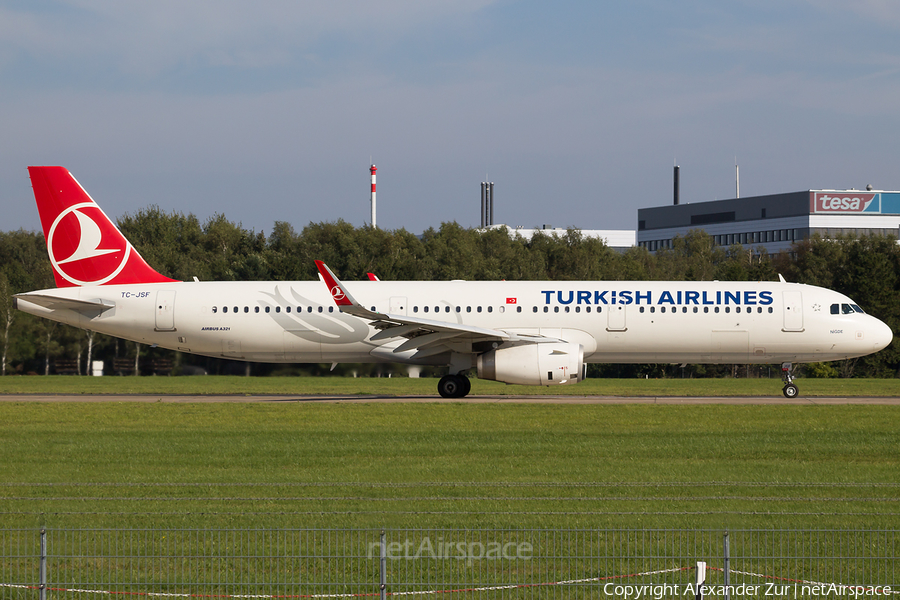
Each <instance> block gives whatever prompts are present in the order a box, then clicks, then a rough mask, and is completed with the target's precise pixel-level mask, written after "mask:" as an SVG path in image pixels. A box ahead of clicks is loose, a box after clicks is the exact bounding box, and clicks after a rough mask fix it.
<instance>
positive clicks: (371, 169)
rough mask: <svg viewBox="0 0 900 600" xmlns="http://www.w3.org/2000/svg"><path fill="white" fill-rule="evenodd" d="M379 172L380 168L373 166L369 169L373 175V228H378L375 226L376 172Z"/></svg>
mask: <svg viewBox="0 0 900 600" xmlns="http://www.w3.org/2000/svg"><path fill="white" fill-rule="evenodd" d="M377 170H378V167H376V166H375V165H372V166H371V167H369V173H371V174H372V227H373V228H374V227H377V225H376V224H375V171H377Z"/></svg>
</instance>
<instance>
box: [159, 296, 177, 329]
mask: <svg viewBox="0 0 900 600" xmlns="http://www.w3.org/2000/svg"><path fill="white" fill-rule="evenodd" d="M156 331H175V290H159V291H158V292H156Z"/></svg>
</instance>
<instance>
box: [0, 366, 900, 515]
mask: <svg viewBox="0 0 900 600" xmlns="http://www.w3.org/2000/svg"><path fill="white" fill-rule="evenodd" d="M8 379H12V378H8ZM43 379H44V378H17V380H18V381H26V382H27V381H35V382H40V381H41V380H43ZM98 379H99V378H98ZM108 379H112V380H113V382H116V381H117V380H116V379H115V378H108ZM135 380H136V381H142V380H153V381H159V382H163V383H167V384H168V382H169V381H180V379H176V378H165V379H164V378H157V379H153V378H135ZM203 380H204V381H208V382H217V381H218V379H217V378H203ZM66 381H71V382H73V383H74V382H78V383H80V382H81V381H85V382H93V381H94V379H91V378H70V379H67V380H66ZM223 381H225V383H226V384H229V385H234V384H237V383H240V382H243V381H245V380H244V379H225V380H223ZM247 381H251V382H252V381H254V380H252V379H251V380H247ZM296 381H297V383H298V384H302V383H305V382H306V381H305V380H303V379H297V380H296ZM382 381H383V380H382ZM763 381H765V380H763ZM102 383H105V381H104V380H102ZM377 383H381V381H377ZM389 383H394V382H389ZM404 383H406V382H404ZM429 383H433V382H429ZM601 383H602V382H601ZM631 383H634V382H631ZM728 383H732V384H737V383H743V382H741V381H735V380H732V381H730V382H728ZM754 383H756V382H754ZM772 383H776V382H774V381H773V382H772ZM4 384H5V381H4ZM209 387H213V386H209ZM351 389H352V388H351ZM110 391H111V390H110ZM207 391H209V392H210V393H214V392H212V391H211V390H207ZM232 392H238V390H232ZM255 393H259V391H258V390H257V391H256V392H255ZM269 393H277V392H275V391H270V392H269ZM295 393H296V392H295ZM332 393H334V392H332ZM344 393H352V392H344ZM361 393H371V391H370V392H361ZM476 393H479V392H478V391H476ZM653 393H659V392H653ZM691 393H695V392H691ZM23 400H25V399H23ZM898 418H900V407H895V406H875V405H842V406H814V405H800V406H732V405H697V406H677V405H561V404H552V403H547V404H536V405H535V404H528V405H526V404H477V405H471V404H458V403H452V404H430V403H426V404H402V403H401V404H396V403H392V404H378V403H362V404H321V403H302V402H300V403H297V402H272V403H253V404H233V403H223V404H218V403H217V404H200V403H197V404H193V403H191V404H169V403H131V402H121V403H101V404H98V403H29V402H27V401H22V402H10V403H3V404H0V527H37V526H41V525H46V526H48V527H192V528H194V527H262V528H285V527H322V528H343V527H391V528H396V527H458V528H468V527H516V528H519V527H541V528H557V527H591V528H609V527H624V528H689V529H693V528H703V527H705V528H709V527H723V528H724V527H728V528H742V527H760V528H798V529H799V528H866V529H877V528H898V527H900V506H898V503H900V493H898V492H900V481H898V477H897V473H898V472H900V468H898V467H900V455H898V452H897V448H898V434H897V427H896V423H897V421H898Z"/></svg>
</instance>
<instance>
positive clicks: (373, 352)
mask: <svg viewBox="0 0 900 600" xmlns="http://www.w3.org/2000/svg"><path fill="white" fill-rule="evenodd" d="M28 171H29V173H30V175H31V184H32V188H33V189H34V195H35V200H36V201H37V206H38V211H39V213H40V217H41V223H42V225H43V229H44V235H45V237H46V241H47V250H48V253H49V255H50V262H51V263H52V265H53V273H54V276H55V278H56V285H57V287H56V288H55V289H47V290H40V291H35V292H29V293H24V294H17V295H16V296H15V302H16V305H17V307H18V308H19V309H20V310H23V311H26V312H29V313H32V314H35V315H39V316H41V317H46V318H48V319H52V320H54V321H60V322H62V323H68V324H70V325H74V326H76V327H81V328H84V329H89V330H93V331H97V332H100V333H105V334H108V335H112V336H117V337H120V338H125V339H128V340H133V341H136V342H141V343H144V344H151V345H157V346H160V347H163V348H171V349H172V350H178V351H181V352H189V353H194V354H202V355H206V356H215V357H221V358H228V359H236V360H243V361H257V362H270V363H317V362H331V363H338V362H391V363H404V364H410V365H443V366H448V367H449V373H448V374H447V375H446V376H444V377H443V378H441V380H440V382H439V383H438V391H439V393H440V394H441V396H443V397H446V398H459V397H462V396H465V395H466V394H467V393H468V392H469V390H470V383H469V378H468V376H467V374H468V373H470V372H472V371H474V372H475V373H477V375H478V377H480V378H483V379H492V380H495V381H502V382H506V383H517V384H527V385H545V386H550V385H568V384H573V383H577V382H578V381H581V380H582V379H583V378H584V376H585V364H587V363H738V364H762V363H783V364H782V375H783V379H784V388H783V393H784V395H785V396H787V397H794V396H796V395H797V393H798V390H797V386H796V385H795V384H794V383H793V378H792V376H791V366H792V363H801V362H813V361H816V362H817V361H829V360H839V359H845V358H853V357H857V356H863V355H866V354H871V353H873V352H877V351H879V350H881V349H882V348H884V347H885V346H887V345H888V344H889V343H890V342H891V339H892V332H891V330H890V328H889V327H888V326H887V325H885V324H884V323H882V322H881V321H879V320H878V319H876V318H875V317H872V316H870V315H867V314H865V313H864V312H863V310H862V309H861V308H860V307H859V306H857V304H856V303H855V302H854V301H853V300H851V299H850V298H848V297H847V296H844V295H843V294H839V293H837V292H834V291H831V290H828V289H823V288H819V287H813V286H808V285H801V284H794V283H786V282H784V281H783V280H782V281H779V282H768V281H764V282H733V281H729V282H718V281H713V282H673V281H668V282H651V281H565V282H563V281H489V282H488V281H484V282H475V281H446V282H437V281H429V282H422V281H379V280H378V279H377V278H376V277H373V276H370V277H369V279H368V280H367V281H352V282H351V281H348V282H342V281H340V280H339V279H338V277H337V276H336V275H335V274H334V273H333V272H332V271H331V270H330V269H329V268H328V267H327V266H326V265H325V264H324V263H322V262H319V261H317V262H316V265H317V266H318V269H319V273H320V276H321V281H252V282H251V281H248V282H226V281H221V282H206V281H204V282H200V281H186V282H182V281H175V280H172V279H169V278H168V277H165V276H163V275H161V274H160V273H158V272H156V271H155V270H154V269H153V268H151V267H150V266H149V265H148V264H147V263H146V262H145V261H144V260H143V259H142V258H141V256H140V255H139V254H138V253H137V251H136V250H135V249H134V248H133V247H132V246H131V244H130V243H129V242H128V240H126V239H125V238H124V237H123V236H122V234H121V233H120V232H119V230H118V229H117V228H116V226H115V225H114V224H113V222H112V221H111V220H110V219H109V218H108V217H107V216H106V215H105V214H104V213H103V211H102V210H101V209H100V208H99V207H98V206H97V204H95V203H94V201H93V200H92V199H91V197H90V196H89V195H88V194H87V192H85V191H84V189H83V188H82V187H81V185H79V183H78V182H77V181H76V180H75V178H74V177H72V175H71V174H70V173H69V172H68V171H67V170H66V169H64V168H62V167H29V169H28Z"/></svg>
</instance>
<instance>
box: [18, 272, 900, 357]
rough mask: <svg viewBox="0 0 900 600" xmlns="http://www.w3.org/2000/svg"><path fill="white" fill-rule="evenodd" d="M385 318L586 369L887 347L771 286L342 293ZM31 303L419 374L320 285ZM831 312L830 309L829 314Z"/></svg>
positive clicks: (137, 329)
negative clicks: (496, 340)
mask: <svg viewBox="0 0 900 600" xmlns="http://www.w3.org/2000/svg"><path fill="white" fill-rule="evenodd" d="M346 287H347V290H348V291H349V292H350V293H351V294H352V295H353V296H354V297H355V298H356V299H357V300H358V301H359V303H360V304H362V305H363V306H364V307H366V308H370V309H372V310H373V311H378V312H380V313H386V314H391V315H403V316H414V317H416V318H420V319H428V320H432V321H443V322H450V323H455V324H464V325H470V326H477V327H484V328H489V329H492V330H499V331H503V332H507V333H514V334H522V335H540V336H545V337H551V338H557V339H561V340H565V341H566V342H570V343H576V344H581V345H582V347H583V349H584V360H585V362H588V363H617V362H618V363H625V362H630V363H634V362H641V363H657V362H664V363H778V362H812V361H828V360H838V359H844V358H850V357H856V356H862V355H865V354H870V353H872V352H875V351H877V350H880V349H881V348H883V347H884V346H886V345H887V344H888V343H890V340H891V331H890V329H889V328H888V327H887V326H886V325H885V324H884V323H882V322H881V321H879V320H878V319H876V318H874V317H871V316H869V315H867V314H864V313H862V312H859V311H857V310H854V309H853V307H854V306H855V304H854V303H853V301H852V300H850V299H849V298H847V297H846V296H844V295H843V294H840V293H837V292H834V291H830V290H827V289H823V288H818V287H813V286H807V285H801V284H790V283H778V282H650V281H616V282H607V281H588V282H546V281H541V282H531V281H500V282H466V281H450V282H420V281H414V282H413V281H406V282H392V281H375V282H369V281H362V282H346ZM33 293H34V294H39V295H43V296H44V297H47V296H54V297H57V298H61V299H70V300H82V301H97V300H102V301H103V303H104V304H105V305H107V306H109V305H112V307H111V308H108V309H106V310H103V311H100V310H97V311H91V310H76V309H71V308H52V307H51V308H45V306H46V303H44V306H41V305H38V304H33V303H31V302H28V301H27V299H28V294H23V295H20V296H19V297H18V300H19V301H18V307H19V308H20V309H22V310H25V311H27V312H30V313H33V314H36V315H39V316H42V317H46V318H49V319H53V320H56V321H61V322H64V323H68V324H70V325H74V326H76V327H81V328H84V329H90V330H93V331H97V332H100V333H105V334H109V335H113V336H117V337H121V338H125V339H130V340H134V341H137V342H141V343H145V344H156V345H158V346H161V347H164V348H170V349H173V350H180V351H183V352H189V353H194V354H203V355H208V356H216V357H224V358H232V359H239V360H247V361H258V362H289V363H315V362H401V363H402V362H407V363H411V362H415V363H424V364H448V356H447V355H446V354H445V355H432V356H428V357H420V358H418V359H414V358H412V355H413V354H414V351H404V352H394V349H396V348H397V347H398V346H399V345H400V344H401V343H402V342H404V341H405V340H404V339H403V338H386V339H377V340H375V341H373V340H372V339H371V338H372V336H373V335H374V334H376V333H377V332H378V330H376V329H375V328H373V327H372V326H371V325H370V324H369V323H368V322H367V321H365V320H363V319H361V318H358V317H355V316H352V315H348V314H344V313H341V312H340V311H339V309H338V307H336V306H335V303H334V301H333V300H332V297H331V295H330V294H329V290H328V289H327V287H326V286H325V285H324V284H323V283H322V282H321V281H301V282H177V283H155V284H135V285H127V286H112V285H103V286H85V287H72V288H60V289H51V290H42V291H39V292H33ZM834 307H836V310H835V308H834Z"/></svg>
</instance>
